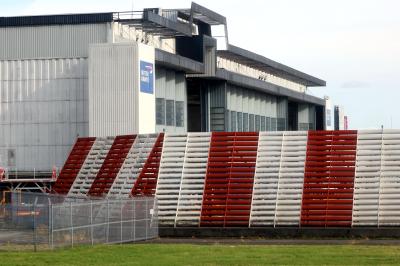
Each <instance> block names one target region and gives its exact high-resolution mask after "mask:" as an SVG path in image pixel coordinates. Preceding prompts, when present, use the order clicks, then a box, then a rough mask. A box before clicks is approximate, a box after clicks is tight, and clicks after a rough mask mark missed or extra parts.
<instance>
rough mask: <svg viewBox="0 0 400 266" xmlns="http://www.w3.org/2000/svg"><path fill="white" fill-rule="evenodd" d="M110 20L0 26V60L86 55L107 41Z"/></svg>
mask: <svg viewBox="0 0 400 266" xmlns="http://www.w3.org/2000/svg"><path fill="white" fill-rule="evenodd" d="M110 27H111V26H110V23H102V24H82V25H53V26H36V27H7V28H0V59H3V60H4V59H34V58H71V57H87V56H88V53H89V44H91V43H104V42H107V32H108V28H110Z"/></svg>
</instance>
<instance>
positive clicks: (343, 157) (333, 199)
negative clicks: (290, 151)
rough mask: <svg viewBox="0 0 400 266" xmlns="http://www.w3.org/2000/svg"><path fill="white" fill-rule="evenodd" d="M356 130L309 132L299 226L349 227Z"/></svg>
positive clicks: (351, 207) (351, 208) (352, 194)
mask: <svg viewBox="0 0 400 266" xmlns="http://www.w3.org/2000/svg"><path fill="white" fill-rule="evenodd" d="M356 149H357V131H350V130H348V131H346V130H342V131H309V133H308V141H307V157H306V166H305V171H304V187H303V199H302V210H301V226H322V227H338V226H344V227H348V226H351V224H352V210H353V196H354V193H353V192H354V177H355V165H356Z"/></svg>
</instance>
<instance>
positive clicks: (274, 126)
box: [271, 117, 277, 131]
mask: <svg viewBox="0 0 400 266" xmlns="http://www.w3.org/2000/svg"><path fill="white" fill-rule="evenodd" d="M276 128H277V126H276V118H275V117H271V131H276Z"/></svg>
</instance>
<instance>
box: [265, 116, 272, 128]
mask: <svg viewBox="0 0 400 266" xmlns="http://www.w3.org/2000/svg"><path fill="white" fill-rule="evenodd" d="M265 130H266V131H272V125H271V117H266V118H265Z"/></svg>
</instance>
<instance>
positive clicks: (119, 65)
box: [89, 43, 139, 136]
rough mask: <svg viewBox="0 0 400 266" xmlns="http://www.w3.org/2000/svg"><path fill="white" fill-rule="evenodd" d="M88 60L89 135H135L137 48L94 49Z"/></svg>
mask: <svg viewBox="0 0 400 266" xmlns="http://www.w3.org/2000/svg"><path fill="white" fill-rule="evenodd" d="M89 58H90V60H89V99H90V101H89V121H90V122H89V134H90V135H91V136H115V135H125V134H132V133H137V131H138V126H139V124H138V119H139V116H138V104H137V101H138V97H139V96H138V93H139V89H138V88H137V87H138V78H139V77H138V73H139V71H138V47H137V44H133V43H131V44H128V43H127V44H113V45H109V44H105V45H94V46H91V48H90V52H89Z"/></svg>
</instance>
